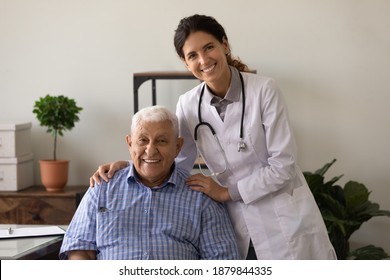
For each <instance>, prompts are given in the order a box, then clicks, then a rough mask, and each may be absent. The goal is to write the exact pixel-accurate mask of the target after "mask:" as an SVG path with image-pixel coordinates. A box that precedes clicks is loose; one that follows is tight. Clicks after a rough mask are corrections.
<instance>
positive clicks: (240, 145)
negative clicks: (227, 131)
mask: <svg viewBox="0 0 390 280" xmlns="http://www.w3.org/2000/svg"><path fill="white" fill-rule="evenodd" d="M239 75H240V81H241V95H242V111H241V123H240V141H239V142H238V145H237V151H238V152H242V151H245V150H246V148H247V147H246V144H245V142H244V140H243V135H244V115H245V87H244V79H243V77H242V74H241V73H239ZM204 88H205V84H203V86H202V89H201V92H200V97H199V103H198V120H199V123H198V124H197V125H196V126H195V128H194V140H195V143H196V146H197V147H198V144H197V143H198V142H197V141H198V130H199V128H200V127H201V126H206V127H208V128H209V129H210V131H211V133H212V135H213V136H214V138H215V139H216V141H217V143H218V146H219V149H220V151H221V153H222V154H223V157H224V160H225V168H224V170H223V171H222V172H216V173H213V174H211V175H212V176H216V175H218V174H222V173H223V172H225V171H226V169H227V158H226V155H225V153H224V151H223V149H222V146H221V143H220V142H219V140H218V137H217V135H216V133H215V130H214V128H213V127H212V126H211V124H210V123H208V122H204V121H202V112H201V109H200V108H201V104H202V98H203V94H204ZM198 150H199V148H198ZM202 173H203V172H202Z"/></svg>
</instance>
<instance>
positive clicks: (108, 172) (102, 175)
mask: <svg viewBox="0 0 390 280" xmlns="http://www.w3.org/2000/svg"><path fill="white" fill-rule="evenodd" d="M128 165H129V162H128V161H124V160H123V161H115V162H111V163H106V164H102V165H99V167H98V169H97V170H96V172H95V173H94V174H93V175H92V176H91V177H90V178H89V186H90V187H94V185H95V183H96V184H98V185H100V184H101V183H102V180H104V181H105V182H108V181H109V180H110V179H111V177H112V176H113V175H114V173H115V172H116V171H118V170H119V169H122V168H125V167H127V166H128Z"/></svg>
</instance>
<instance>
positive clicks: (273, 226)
mask: <svg viewBox="0 0 390 280" xmlns="http://www.w3.org/2000/svg"><path fill="white" fill-rule="evenodd" d="M174 45H175V48H176V52H177V54H178V55H179V57H180V58H181V59H182V60H183V62H184V64H185V65H186V67H187V68H188V70H190V71H191V72H192V73H193V74H194V76H195V77H197V78H198V79H199V80H201V81H203V82H202V83H201V84H200V85H198V86H196V87H195V88H193V89H192V90H190V91H189V92H187V93H185V94H184V95H182V96H180V98H179V101H178V104H177V109H176V114H177V116H178V118H179V125H180V135H181V136H182V137H183V138H184V139H185V141H184V147H183V149H182V151H181V153H180V155H179V156H178V158H177V160H176V163H177V164H179V165H181V166H182V167H185V168H186V169H188V170H191V169H192V167H193V165H194V162H195V160H196V157H197V154H198V153H199V154H200V155H201V156H202V157H203V159H204V161H205V163H206V164H207V166H208V168H209V169H210V171H211V172H212V173H213V174H212V176H205V175H204V174H202V173H199V174H195V175H192V176H191V177H189V178H188V180H187V183H188V185H189V186H190V187H191V188H192V189H194V190H196V191H200V192H203V193H205V194H206V195H208V196H210V197H211V198H213V199H214V200H216V201H220V202H224V203H226V205H227V207H228V210H229V214H230V217H231V220H232V222H233V225H234V228H235V232H236V238H237V243H238V246H239V249H240V253H241V256H242V258H244V259H245V258H247V259H256V258H257V259H335V258H336V255H335V252H334V249H333V247H332V245H331V243H330V241H329V238H328V234H327V230H326V227H325V225H324V222H323V219H322V216H321V214H320V211H319V209H318V207H317V204H316V202H315V200H314V198H313V196H312V194H311V191H310V189H309V187H308V185H307V184H306V181H305V179H304V177H303V174H302V172H301V170H300V169H299V167H298V166H297V164H296V159H297V155H296V154H297V151H296V146H295V142H294V138H293V132H292V130H291V127H290V123H289V117H288V113H287V109H286V106H285V103H284V100H283V97H282V94H281V92H280V89H279V88H278V87H277V85H276V84H275V82H274V81H273V80H272V79H269V78H266V77H262V76H260V75H256V74H253V73H248V72H249V71H248V67H247V66H246V65H245V64H243V63H242V62H241V61H240V60H238V59H235V58H233V57H232V55H231V52H230V45H229V42H228V38H227V35H226V33H225V31H224V28H223V27H222V26H221V25H220V24H219V23H218V22H217V21H216V20H215V19H214V18H212V17H209V16H204V15H193V16H190V17H186V18H183V19H182V20H181V21H180V23H179V25H178V28H177V30H176V31H175V36H174ZM156 154H158V151H156ZM127 164H128V163H127V162H124V161H118V162H114V163H111V164H105V165H101V166H100V167H99V169H98V170H97V171H96V173H95V174H94V175H93V176H92V177H91V184H93V183H94V182H97V183H99V182H100V178H99V176H100V177H101V178H102V179H104V180H108V179H109V177H111V175H112V174H113V173H114V172H115V171H116V170H117V169H119V168H122V167H123V166H126V165H127ZM107 171H108V173H106V172H107Z"/></svg>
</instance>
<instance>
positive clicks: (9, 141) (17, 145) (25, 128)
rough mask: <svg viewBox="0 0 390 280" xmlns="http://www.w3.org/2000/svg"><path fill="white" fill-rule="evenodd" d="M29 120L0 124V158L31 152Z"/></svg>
mask: <svg viewBox="0 0 390 280" xmlns="http://www.w3.org/2000/svg"><path fill="white" fill-rule="evenodd" d="M31 152H32V151H31V122H27V123H15V124H0V158H4V157H6V158H14V157H20V156H24V155H28V154H31Z"/></svg>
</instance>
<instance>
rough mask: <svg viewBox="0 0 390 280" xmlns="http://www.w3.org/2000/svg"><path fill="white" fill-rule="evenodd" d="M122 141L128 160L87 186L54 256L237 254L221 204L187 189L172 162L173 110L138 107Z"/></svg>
mask: <svg viewBox="0 0 390 280" xmlns="http://www.w3.org/2000/svg"><path fill="white" fill-rule="evenodd" d="M126 142H127V145H128V149H129V151H130V155H131V159H132V161H131V164H130V165H129V166H128V167H127V168H124V169H122V170H120V171H118V172H116V173H115V175H114V177H113V178H112V179H111V180H110V181H109V182H108V183H106V182H102V184H101V185H99V186H95V187H94V188H90V189H89V190H88V191H87V193H86V194H85V196H84V198H83V199H82V202H81V204H80V206H79V207H78V209H77V211H76V213H75V215H74V217H73V219H72V221H71V223H70V225H69V227H68V230H67V232H66V234H65V236H64V241H63V244H62V247H61V251H60V259H117V260H118V259H134V260H148V259H154V260H168V259H176V260H180V259H181V260H189V259H239V254H238V251H237V245H236V241H235V236H234V231H233V228H232V225H231V222H230V219H229V216H228V214H227V211H226V209H225V206H224V205H223V204H221V203H218V202H216V201H214V200H212V199H211V198H209V197H208V196H206V195H204V194H203V193H201V192H196V191H193V190H191V189H190V188H189V187H188V186H187V185H186V184H185V179H186V178H187V177H188V176H189V173H188V172H187V171H185V170H183V169H180V168H179V167H177V166H176V165H175V163H174V161H175V158H176V156H177V155H178V153H179V152H180V149H181V148H182V145H183V139H182V138H180V137H179V136H178V121H177V117H176V115H175V114H174V113H172V112H170V111H169V110H168V109H166V108H164V107H161V106H152V107H147V108H144V109H142V110H140V111H139V112H138V113H136V114H135V115H134V116H133V119H132V124H131V131H130V135H127V136H126Z"/></svg>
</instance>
